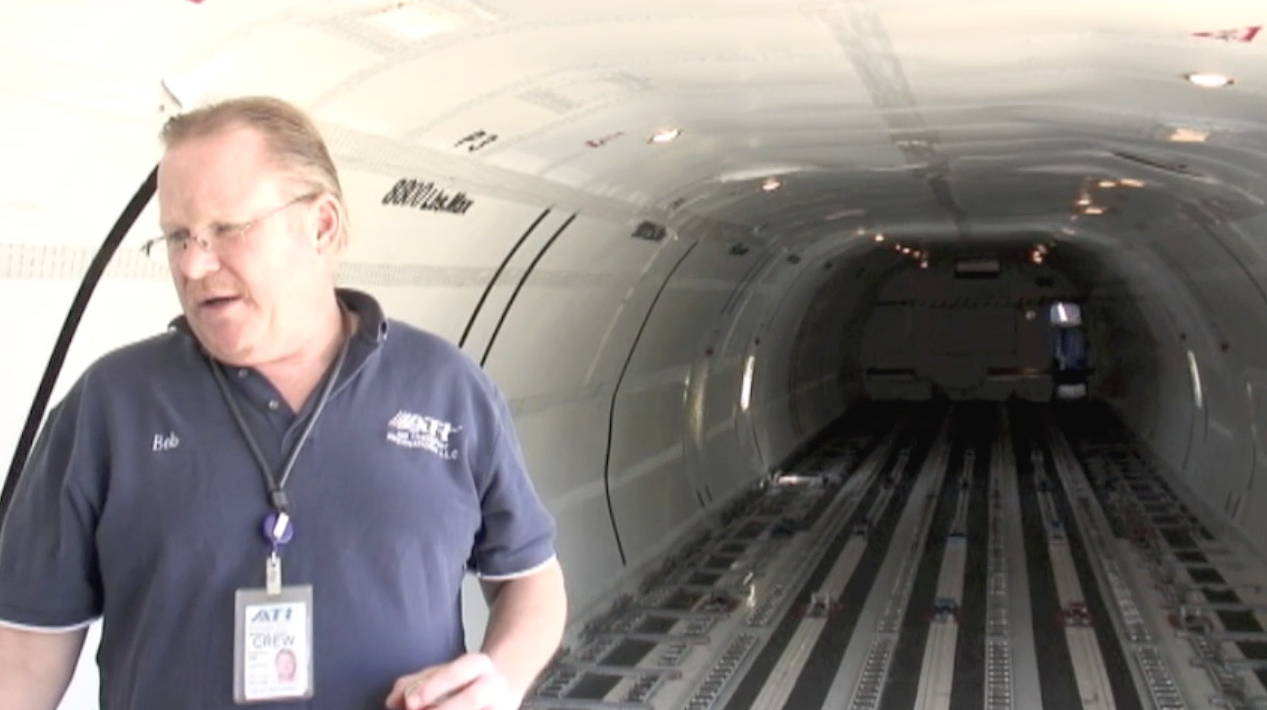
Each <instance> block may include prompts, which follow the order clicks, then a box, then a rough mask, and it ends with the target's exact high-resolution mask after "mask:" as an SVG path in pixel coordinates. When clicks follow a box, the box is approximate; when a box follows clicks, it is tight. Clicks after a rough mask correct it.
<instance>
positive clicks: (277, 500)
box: [211, 310, 352, 516]
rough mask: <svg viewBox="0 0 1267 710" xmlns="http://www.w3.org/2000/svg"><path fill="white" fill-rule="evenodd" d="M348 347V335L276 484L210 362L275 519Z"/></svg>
mask: <svg viewBox="0 0 1267 710" xmlns="http://www.w3.org/2000/svg"><path fill="white" fill-rule="evenodd" d="M339 314H340V316H342V315H343V313H342V310H340V313H339ZM340 330H342V329H340ZM351 343H352V335H351V334H349V335H348V336H347V337H345V338H344V339H343V347H342V348H340V350H339V356H338V359H336V360H335V363H334V368H333V369H332V370H331V372H330V373H329V376H328V379H327V380H326V382H325V386H324V387H323V388H322V390H321V397H320V399H318V400H317V406H316V407H315V408H314V409H313V411H312V415H311V416H310V417H308V423H307V425H306V426H305V427H304V432H303V434H302V435H300V437H299V441H296V442H295V447H294V448H293V449H291V450H290V456H288V457H287V458H286V464H285V466H284V467H283V468H282V475H281V479H280V480H278V479H274V478H273V472H272V471H271V470H269V466H268V461H267V459H265V458H264V454H263V453H262V452H261V451H260V447H259V444H258V443H256V441H255V436H254V435H253V434H251V429H250V427H248V426H247V424H246V419H245V418H243V416H242V410H241V409H240V408H239V407H238V403H237V401H236V399H235V398H234V396H233V394H232V393H231V392H230V391H229V384H228V382H227V381H226V380H225V377H224V373H223V372H221V371H220V367H219V365H217V364H216V363H215V361H212V362H211V371H212V372H213V373H215V376H216V384H218V385H219V386H220V393H221V394H222V395H224V400H225V402H227V403H228V405H229V410H230V411H231V412H232V413H233V419H234V421H236V422H237V425H238V431H240V432H241V433H242V438H243V439H245V440H246V445H247V446H248V447H250V449H251V454H252V455H253V456H254V457H255V462H256V463H257V464H259V467H260V472H261V473H263V474H264V484H265V485H266V486H267V487H268V497H269V502H270V503H271V504H272V506H273V509H274V510H276V511H277V515H279V516H285V515H289V508H290V504H289V501H287V499H286V490H285V488H286V481H287V480H288V479H289V478H290V474H291V471H293V470H294V468H295V461H296V460H297V459H298V458H299V452H300V451H301V450H303V448H304V444H305V443H307V441H308V436H309V435H310V434H312V430H313V427H314V426H316V424H317V417H319V416H321V410H323V409H325V406H326V402H328V401H330V393H331V392H332V391H333V390H334V383H335V382H336V381H337V380H338V379H339V373H340V372H341V371H342V370H343V362H344V360H346V359H347V355H348V348H349V346H350V345H351Z"/></svg>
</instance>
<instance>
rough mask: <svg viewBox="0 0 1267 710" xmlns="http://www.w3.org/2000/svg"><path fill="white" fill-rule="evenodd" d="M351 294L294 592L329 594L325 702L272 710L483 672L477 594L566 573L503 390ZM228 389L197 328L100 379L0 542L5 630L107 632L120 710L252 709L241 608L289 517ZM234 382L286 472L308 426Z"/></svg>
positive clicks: (82, 397) (298, 534)
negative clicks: (467, 587)
mask: <svg viewBox="0 0 1267 710" xmlns="http://www.w3.org/2000/svg"><path fill="white" fill-rule="evenodd" d="M338 293H339V297H340V299H341V300H342V301H343V302H344V304H345V305H346V306H347V307H348V308H350V309H351V310H354V311H356V312H357V313H358V315H359V316H360V328H359V329H358V332H357V333H356V334H355V335H354V337H353V339H352V342H351V346H350V349H349V352H348V356H347V362H346V365H345V367H344V369H343V372H342V374H341V375H340V377H339V378H338V380H337V382H336V384H335V386H334V389H333V392H332V396H331V398H330V401H329V403H328V404H327V405H326V407H325V409H324V411H323V412H322V413H321V416H320V418H319V419H318V421H317V423H316V426H315V428H314V430H313V432H312V434H311V436H310V439H309V443H308V444H307V445H305V446H304V449H303V451H302V453H301V454H300V456H299V458H298V461H297V463H296V465H295V469H294V472H293V473H292V474H291V477H290V480H289V481H288V483H287V485H286V493H287V497H288V498H289V501H290V509H291V514H292V516H293V520H294V526H295V537H294V540H293V541H292V542H291V543H290V545H288V546H287V548H286V550H285V554H284V557H283V570H282V571H283V576H284V580H283V581H284V583H285V584H287V585H291V584H311V585H312V586H313V595H314V603H313V616H314V628H313V636H314V676H313V677H314V682H315V696H314V698H313V699H312V700H311V701H309V702H307V703H274V704H266V705H264V707H269V708H290V707H294V708H299V707H305V708H312V709H313V710H352V709H355V708H365V709H367V710H368V709H369V708H374V709H375V710H378V709H380V708H382V707H383V701H384V699H385V698H386V696H387V694H388V693H389V691H390V690H391V687H392V684H393V682H394V681H395V679H396V678H397V677H399V676H401V675H404V674H406V673H410V672H414V671H417V670H420V669H422V668H424V667H427V666H430V665H434V664H437V663H443V662H445V661H448V660H450V659H452V658H454V657H455V656H457V655H459V654H460V653H462V652H463V651H464V632H463V628H462V617H461V609H460V600H459V594H460V589H461V583H462V579H463V576H464V575H465V574H466V573H468V572H473V573H475V574H478V575H480V576H482V577H484V578H489V579H498V578H512V577H515V576H519V575H522V574H525V573H528V572H531V571H533V570H535V569H537V568H539V567H541V566H542V565H544V564H547V563H548V562H550V561H551V560H552V559H553V558H554V536H555V526H554V521H553V519H552V517H551V516H550V515H549V513H548V512H547V511H546V510H545V508H544V507H543V505H542V503H541V501H540V500H539V498H538V496H537V494H536V492H535V490H534V487H533V485H532V482H531V480H530V478H529V475H528V473H527V471H526V468H525V465H524V461H523V458H522V454H521V451H520V446H519V442H518V439H517V437H516V435H515V431H514V428H513V425H512V422H511V416H510V412H509V409H508V408H507V405H506V402H505V400H504V398H503V396H502V394H501V393H500V392H499V390H498V389H497V387H496V386H495V385H494V383H493V382H492V381H491V380H490V379H489V378H488V377H487V375H486V374H485V373H484V372H483V371H482V370H481V369H480V368H479V367H478V366H477V365H476V364H475V363H473V362H472V361H471V360H470V359H469V358H467V357H466V355H465V354H463V353H462V352H461V351H459V350H458V349H457V348H455V347H454V346H453V345H451V344H450V343H448V342H446V341H444V340H442V339H440V338H439V337H437V336H434V335H431V334H428V333H426V332H424V331H422V330H419V329H417V328H414V327H412V326H410V325H408V324H405V323H402V322H399V321H396V320H388V319H386V318H384V316H383V313H382V311H381V309H380V307H379V305H378V304H377V303H376V302H375V301H374V299H372V298H371V297H370V296H368V295H366V294H363V293H359V292H356V291H352V290H348V289H340V290H339V292H338ZM216 366H217V367H222V366H220V365H216ZM210 367H211V365H210V364H209V361H208V359H207V358H206V357H205V356H204V355H203V354H202V353H201V351H200V350H199V348H198V347H197V344H196V342H195V341H194V340H193V338H192V337H191V336H190V334H189V331H188V328H187V326H184V324H183V320H178V321H177V325H176V327H175V328H173V329H172V330H171V331H169V332H167V333H165V334H162V335H159V336H156V337H153V338H150V339H148V340H145V341H142V342H139V343H136V344H132V345H129V346H126V347H123V348H121V349H118V350H115V351H113V352H111V353H110V354H108V355H106V356H104V357H102V358H101V359H99V360H98V361H96V362H95V363H93V364H92V365H91V366H90V367H89V368H88V369H87V371H86V372H85V373H84V374H83V375H82V377H81V378H80V379H79V380H78V381H76V383H75V384H74V386H73V387H72V389H71V390H70V391H69V393H68V394H67V395H66V397H65V398H64V399H63V400H62V401H61V402H59V403H58V405H57V406H56V407H55V408H53V409H52V410H51V412H50V416H49V419H48V422H47V423H46V425H45V427H44V429H43V430H42V431H41V433H40V437H39V439H38V441H37V443H36V446H35V448H34V450H33V451H32V455H31V457H30V459H29V462H28V463H27V466H26V470H25V472H24V473H23V475H22V478H21V481H20V482H19V484H18V487H17V491H16V495H15V497H14V499H13V503H12V507H11V509H10V512H9V514H8V516H7V518H6V520H5V523H4V527H3V530H0V623H3V624H8V625H16V626H19V627H40V628H68V627H76V626H84V625H87V624H88V623H90V622H91V621H93V620H95V619H97V618H102V619H103V621H104V623H103V626H102V640H101V648H100V650H99V653H98V662H99V666H100V671H101V707H102V709H103V710H151V709H152V708H172V709H177V708H179V709H181V710H192V709H195V708H208V709H211V708H215V709H217V710H221V709H223V708H227V707H232V706H233V655H234V649H233V631H234V628H233V610H234V591H235V590H236V589H238V588H243V587H245V588H256V589H258V588H261V587H262V586H263V583H264V565H265V559H266V556H267V553H268V549H269V548H268V544H267V542H266V540H265V539H264V537H263V536H262V534H261V531H260V527H261V521H262V520H263V518H264V517H265V516H266V515H267V514H268V513H269V512H270V510H271V509H270V507H269V504H268V498H267V495H266V487H265V483H264V479H263V476H262V474H261V472H260V470H259V467H258V465H257V463H256V461H255V460H254V458H253V457H252V455H251V453H250V450H249V448H248V447H247V445H246V444H245V442H244V439H243V438H242V436H241V434H240V433H239V431H238V429H237V426H236V424H235V422H234V419H233V416H232V413H231V410H230V409H229V408H228V407H227V405H226V403H225V401H224V399H223V397H222V394H221V391H220V389H219V388H218V386H217V384H216V381H215V378H214V376H213V374H212V371H211V370H210V369H209V368H210ZM223 372H224V373H225V374H226V376H227V379H228V382H229V384H230V391H231V392H233V394H234V395H235V396H236V397H237V398H238V400H237V401H238V402H239V407H240V409H241V411H242V413H243V415H244V417H245V419H246V421H247V422H248V424H249V426H250V427H251V429H252V431H253V432H254V434H255V438H256V440H257V442H258V443H259V445H260V447H261V449H262V450H263V453H264V455H265V456H266V458H267V459H268V460H269V463H270V465H271V466H272V467H273V470H274V471H276V470H279V469H280V467H281V464H282V461H283V458H284V456H285V455H286V454H287V453H289V450H290V448H291V447H292V445H293V443H294V441H295V440H296V439H297V438H298V437H299V435H300V434H301V433H302V429H303V426H302V425H303V424H304V419H305V418H306V417H305V415H306V414H307V412H298V413H296V412H292V411H289V408H288V406H287V405H286V404H285V402H284V400H283V399H282V398H281V397H280V396H279V394H278V393H277V391H276V390H275V389H274V388H273V387H272V386H271V385H270V384H269V383H268V382H267V381H266V380H265V379H264V378H263V377H261V376H260V375H259V374H257V373H256V372H254V371H252V370H250V369H236V368H223ZM318 394H319V391H318ZM316 400H317V394H314V395H313V396H312V397H310V401H309V403H308V405H306V406H307V407H311V406H312V405H313V404H314V403H315V401H316Z"/></svg>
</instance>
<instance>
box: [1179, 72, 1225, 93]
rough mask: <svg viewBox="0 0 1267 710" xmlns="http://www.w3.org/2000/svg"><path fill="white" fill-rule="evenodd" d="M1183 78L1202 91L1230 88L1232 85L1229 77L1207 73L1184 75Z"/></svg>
mask: <svg viewBox="0 0 1267 710" xmlns="http://www.w3.org/2000/svg"><path fill="white" fill-rule="evenodd" d="M1184 78H1185V79H1187V80H1188V81H1190V82H1192V83H1193V84H1196V85H1197V86H1200V87H1201V88H1203V89H1221V88H1223V87H1225V86H1231V85H1232V83H1233V81H1232V77H1230V76H1227V75H1224V74H1212V73H1209V72H1192V73H1191V74H1185V75H1184Z"/></svg>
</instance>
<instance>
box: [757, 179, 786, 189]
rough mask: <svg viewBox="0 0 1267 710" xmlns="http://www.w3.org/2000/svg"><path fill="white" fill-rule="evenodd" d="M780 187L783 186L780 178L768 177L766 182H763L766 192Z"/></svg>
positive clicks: (762, 185) (762, 186) (762, 187)
mask: <svg viewBox="0 0 1267 710" xmlns="http://www.w3.org/2000/svg"><path fill="white" fill-rule="evenodd" d="M780 187H783V183H781V182H779V180H778V178H766V179H765V182H763V183H761V189H762V190H763V191H765V192H774V191H775V190H777V189H779V188H780Z"/></svg>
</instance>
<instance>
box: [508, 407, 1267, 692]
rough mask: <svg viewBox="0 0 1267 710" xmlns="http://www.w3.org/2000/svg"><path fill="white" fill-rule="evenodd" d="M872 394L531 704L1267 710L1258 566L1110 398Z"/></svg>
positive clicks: (752, 494)
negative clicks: (1164, 466)
mask: <svg viewBox="0 0 1267 710" xmlns="http://www.w3.org/2000/svg"><path fill="white" fill-rule="evenodd" d="M873 406H874V407H875V408H874V409H869V410H864V411H862V412H860V413H859V412H855V413H854V415H853V416H852V417H851V421H849V422H844V423H842V424H841V425H840V426H838V427H837V428H836V430H835V432H834V434H833V435H832V436H830V437H828V438H827V440H826V441H825V443H823V444H822V445H821V446H820V447H819V448H818V449H817V450H816V451H814V452H812V453H811V455H809V456H808V457H806V458H805V459H804V460H802V461H801V463H800V464H799V465H797V466H796V467H794V469H793V470H791V471H788V472H786V473H785V474H782V475H781V476H779V477H776V478H771V479H768V480H764V481H762V482H761V483H760V485H757V486H754V488H753V489H752V490H751V491H749V492H748V493H747V494H746V495H744V496H742V497H741V498H740V499H739V500H738V501H737V502H736V503H735V504H734V505H733V506H732V507H731V508H730V509H729V510H726V511H724V512H722V513H721V514H720V515H719V516H718V518H717V520H716V523H715V525H713V526H712V527H711V528H710V529H709V530H708V531H707V532H706V533H704V534H701V535H699V536H697V537H696V538H694V539H692V540H690V541H689V542H687V543H686V544H684V545H683V546H682V547H681V548H680V549H679V550H678V551H677V553H676V554H675V555H673V556H672V557H671V558H670V559H668V560H667V561H666V562H665V564H664V565H663V566H662V567H661V568H660V569H658V570H657V571H656V572H655V573H654V574H652V575H650V576H649V577H648V578H647V579H646V580H644V582H643V584H642V585H641V587H640V589H639V592H638V594H636V595H627V596H624V597H621V598H620V599H618V600H616V601H615V602H614V603H613V605H612V606H611V608H610V609H609V610H608V612H607V613H606V614H604V615H603V616H602V617H601V618H598V619H594V620H592V621H591V622H590V623H589V625H588V626H587V627H586V629H585V630H584V632H583V633H582V634H581V637H580V639H579V641H578V642H577V643H575V644H573V645H571V646H570V647H568V648H565V649H564V650H563V651H561V652H560V654H559V655H558V657H557V658H556V660H555V662H554V663H552V664H551V666H550V667H549V668H547V670H546V671H545V672H544V673H543V674H542V676H541V678H540V679H539V683H538V685H537V687H536V688H535V689H534V690H533V692H532V693H531V694H530V695H529V697H528V699H527V700H526V701H525V703H524V705H523V707H525V708H541V709H551V708H557V709H560V710H561V709H563V708H576V709H578V710H579V709H589V710H600V709H604V708H645V709H647V710H679V709H689V710H807V709H817V708H830V709H831V710H837V709H840V708H848V709H849V710H948V709H949V708H970V707H975V708H983V710H1012V709H1013V708H1016V709H1018V710H1019V709H1020V708H1026V709H1028V708H1049V709H1053V710H1055V709H1059V710H1063V709H1064V708H1083V709H1084V710H1137V709H1138V710H1144V709H1148V708H1165V709H1166V710H1180V709H1185V710H1186V709H1188V708H1191V709H1193V710H1195V709H1197V708H1206V707H1231V708H1244V709H1246V710H1248V709H1249V708H1264V707H1267V702H1264V699H1265V698H1267V693H1265V692H1264V681H1265V680H1267V630H1265V629H1267V594H1264V593H1263V592H1262V588H1263V587H1264V586H1265V585H1262V584H1258V583H1257V581H1258V580H1264V581H1267V575H1265V574H1263V573H1264V571H1265V570H1263V569H1261V565H1260V564H1259V563H1258V562H1257V560H1256V559H1255V558H1253V557H1252V556H1250V555H1248V554H1245V552H1244V551H1242V550H1239V549H1238V548H1236V546H1235V544H1234V543H1232V542H1231V541H1228V540H1224V539H1222V538H1221V536H1219V535H1218V534H1217V528H1216V527H1214V526H1212V525H1211V524H1210V523H1209V522H1208V521H1201V520H1198V519H1197V517H1196V514H1195V512H1194V511H1193V510H1192V509H1191V508H1190V507H1189V506H1186V505H1184V503H1183V502H1182V501H1181V500H1180V499H1179V497H1178V496H1177V495H1176V494H1175V493H1174V492H1173V490H1172V489H1171V488H1170V487H1169V486H1168V485H1167V484H1166V481H1165V479H1164V477H1163V476H1162V475H1160V474H1159V473H1157V469H1156V467H1155V466H1154V465H1153V464H1152V462H1151V461H1150V459H1149V458H1148V457H1147V455H1146V454H1145V452H1144V450H1143V449H1142V448H1141V447H1140V446H1139V445H1138V444H1137V443H1136V442H1134V441H1132V440H1131V439H1129V437H1128V435H1127V433H1126V430H1125V429H1124V428H1122V427H1121V426H1120V424H1118V423H1117V422H1116V421H1115V420H1113V419H1112V417H1111V416H1110V415H1108V414H1106V413H1105V411H1104V410H1103V409H1100V408H1097V407H1096V406H1095V405H1079V406H1077V407H1071V408H1067V409H1053V408H1050V407H1048V406H1045V405H1036V404H1033V405H1031V404H1019V403H1012V404H1008V405H995V404H987V403H965V404H955V405H953V406H951V405H949V404H945V403H921V404H900V405H884V406H879V405H873ZM1105 432H1114V434H1111V435H1108V436H1106V435H1105Z"/></svg>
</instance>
